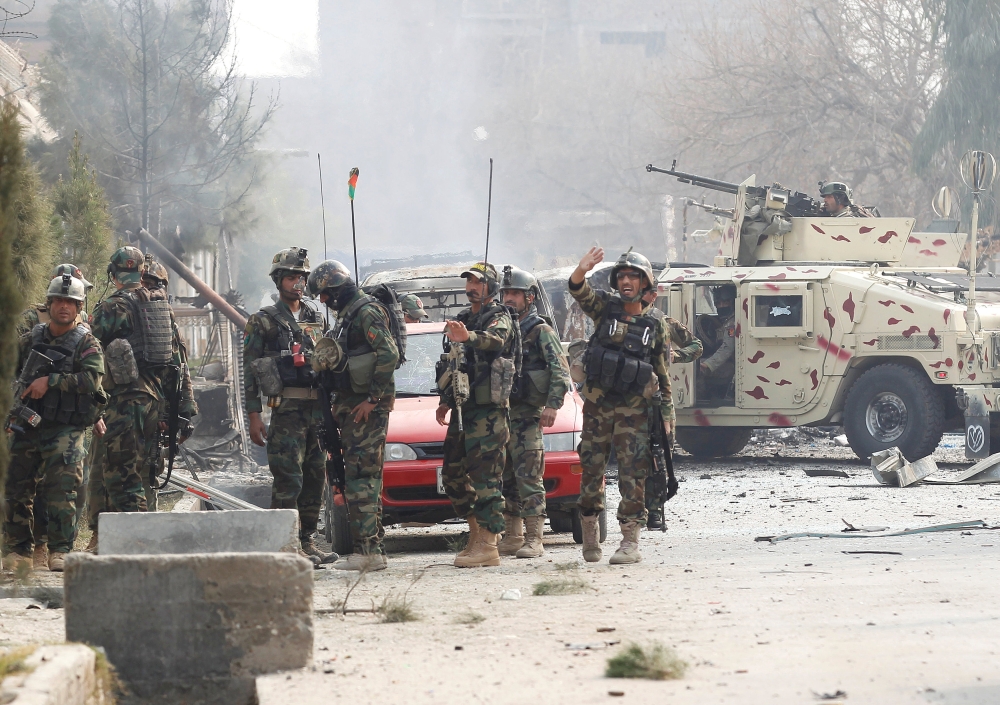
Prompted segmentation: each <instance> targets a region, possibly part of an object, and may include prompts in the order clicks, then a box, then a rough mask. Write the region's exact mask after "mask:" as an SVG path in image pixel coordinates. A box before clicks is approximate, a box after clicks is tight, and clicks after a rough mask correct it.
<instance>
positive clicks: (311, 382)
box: [261, 306, 320, 387]
mask: <svg viewBox="0 0 1000 705" xmlns="http://www.w3.org/2000/svg"><path fill="white" fill-rule="evenodd" d="M300 310H301V311H302V312H303V313H304V314H306V315H305V316H304V317H303V318H305V319H306V320H302V321H296V320H295V317H294V316H292V314H291V313H290V312H288V311H283V310H281V309H279V308H278V307H277V306H265V307H264V308H262V309H261V311H263V312H264V313H266V314H267V315H268V316H270V317H271V319H272V320H273V321H274V322H275V323H276V324H277V325H278V334H277V335H276V336H275V337H274V339H273V340H269V341H266V342H265V343H264V350H265V352H264V354H265V355H266V356H268V357H274V358H277V360H276V362H277V365H278V375H279V376H280V377H281V383H282V385H283V386H285V387H313V386H315V385H316V373H315V372H313V369H312V366H311V365H309V364H305V365H300V366H299V367H296V366H295V358H294V355H293V353H292V344H293V343H299V344H300V345H301V346H302V352H307V351H311V350H312V349H313V347H314V346H315V343H313V337H312V336H311V335H308V334H307V332H306V330H304V329H310V328H312V327H313V326H314V325H315V326H317V327H319V324H320V321H319V315H318V314H317V313H316V312H315V311H314V310H313V309H311V308H309V307H308V306H303V307H302V308H301V309H300ZM300 323H301V324H303V325H300Z"/></svg>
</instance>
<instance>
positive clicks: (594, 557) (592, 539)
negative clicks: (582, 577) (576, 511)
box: [580, 514, 601, 563]
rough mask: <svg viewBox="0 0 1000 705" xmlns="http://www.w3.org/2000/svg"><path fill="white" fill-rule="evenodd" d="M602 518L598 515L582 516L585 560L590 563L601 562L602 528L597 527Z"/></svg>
mask: <svg viewBox="0 0 1000 705" xmlns="http://www.w3.org/2000/svg"><path fill="white" fill-rule="evenodd" d="M600 518H601V517H600V515H598V514H594V515H592V516H587V515H586V514H581V515H580V524H581V525H582V526H583V560H585V561H587V562H588V563H597V561H599V560H601V538H600V532H601V528H600V527H599V526H598V525H597V522H598V521H600Z"/></svg>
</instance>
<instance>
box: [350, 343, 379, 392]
mask: <svg viewBox="0 0 1000 705" xmlns="http://www.w3.org/2000/svg"><path fill="white" fill-rule="evenodd" d="M376 358H377V355H376V354H375V353H374V352H366V353H360V354H357V355H348V356H347V374H348V377H349V379H350V385H351V391H352V392H355V393H357V394H367V393H368V389H369V387H370V386H371V383H372V377H373V376H374V375H375V361H376Z"/></svg>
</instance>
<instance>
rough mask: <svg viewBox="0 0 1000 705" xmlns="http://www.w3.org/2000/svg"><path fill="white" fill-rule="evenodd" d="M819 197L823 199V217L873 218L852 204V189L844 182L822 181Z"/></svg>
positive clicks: (869, 213) (863, 209)
mask: <svg viewBox="0 0 1000 705" xmlns="http://www.w3.org/2000/svg"><path fill="white" fill-rule="evenodd" d="M819 195H820V196H821V197H822V198H823V209H822V214H823V215H832V216H833V217H834V218H871V217H872V216H873V214H872V213H871V212H870V211H868V210H867V209H865V208H862V207H861V206H856V205H854V203H852V202H851V197H852V196H853V195H854V194H853V192H852V191H851V187H850V186H848V185H847V184H845V183H844V182H843V181H826V182H823V181H821V182H820V184H819Z"/></svg>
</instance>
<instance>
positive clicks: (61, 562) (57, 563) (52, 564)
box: [49, 553, 66, 573]
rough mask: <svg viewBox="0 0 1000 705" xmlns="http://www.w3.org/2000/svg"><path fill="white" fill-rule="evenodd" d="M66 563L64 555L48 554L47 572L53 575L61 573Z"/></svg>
mask: <svg viewBox="0 0 1000 705" xmlns="http://www.w3.org/2000/svg"><path fill="white" fill-rule="evenodd" d="M65 562H66V554H65V553H50V554H49V570H51V571H52V572H53V573H61V572H63V568H64V566H65Z"/></svg>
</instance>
